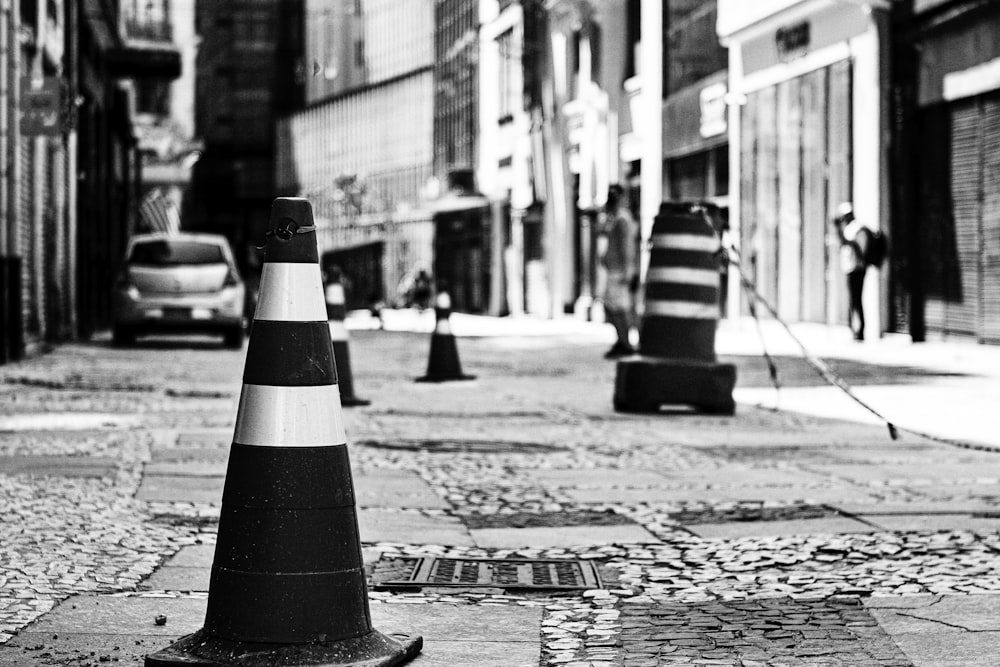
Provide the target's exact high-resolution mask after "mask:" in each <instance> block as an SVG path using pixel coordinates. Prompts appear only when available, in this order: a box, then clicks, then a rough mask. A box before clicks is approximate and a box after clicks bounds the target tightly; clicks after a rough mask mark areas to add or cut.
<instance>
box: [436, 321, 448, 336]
mask: <svg viewBox="0 0 1000 667" xmlns="http://www.w3.org/2000/svg"><path fill="white" fill-rule="evenodd" d="M434 333H436V334H438V335H439V336H450V335H451V323H450V322H449V320H448V318H447V317H443V318H440V319H439V320H438V321H437V323H435V325H434Z"/></svg>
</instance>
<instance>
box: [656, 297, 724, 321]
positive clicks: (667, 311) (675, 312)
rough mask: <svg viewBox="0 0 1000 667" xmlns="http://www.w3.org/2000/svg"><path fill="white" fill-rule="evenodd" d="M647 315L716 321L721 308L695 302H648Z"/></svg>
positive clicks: (715, 305) (711, 304)
mask: <svg viewBox="0 0 1000 667" xmlns="http://www.w3.org/2000/svg"><path fill="white" fill-rule="evenodd" d="M645 314H646V315H661V316H663V317H683V318H687V319H692V320H714V319H718V317H719V306H718V304H714V303H699V302H695V301H647V302H646V311H645Z"/></svg>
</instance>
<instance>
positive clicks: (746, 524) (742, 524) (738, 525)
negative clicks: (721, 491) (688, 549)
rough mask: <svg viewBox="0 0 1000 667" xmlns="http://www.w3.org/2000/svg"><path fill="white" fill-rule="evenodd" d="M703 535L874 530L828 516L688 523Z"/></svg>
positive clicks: (870, 527) (717, 536)
mask: <svg viewBox="0 0 1000 667" xmlns="http://www.w3.org/2000/svg"><path fill="white" fill-rule="evenodd" d="M685 528H687V529H688V530H690V531H691V532H692V533H694V534H695V535H697V536H699V537H705V538H723V539H732V538H738V537H784V536H790V535H827V534H834V533H872V532H875V531H876V530H877V528H873V527H872V526H870V525H869V524H866V523H862V522H860V521H856V520H854V519H850V518H848V517H824V518H819V519H797V520H787V521H734V522H730V523H709V524H695V525H688V526H685Z"/></svg>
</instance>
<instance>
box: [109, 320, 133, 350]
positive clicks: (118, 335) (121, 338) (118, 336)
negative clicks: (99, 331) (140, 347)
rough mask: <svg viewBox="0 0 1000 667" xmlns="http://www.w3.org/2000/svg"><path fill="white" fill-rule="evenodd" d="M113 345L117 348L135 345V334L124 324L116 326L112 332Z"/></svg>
mask: <svg viewBox="0 0 1000 667" xmlns="http://www.w3.org/2000/svg"><path fill="white" fill-rule="evenodd" d="M111 343H112V344H113V345H115V346H117V347H127V346H129V345H135V332H134V331H133V330H132V329H130V328H128V327H126V326H124V325H122V324H116V325H115V326H114V328H113V329H112V330H111Z"/></svg>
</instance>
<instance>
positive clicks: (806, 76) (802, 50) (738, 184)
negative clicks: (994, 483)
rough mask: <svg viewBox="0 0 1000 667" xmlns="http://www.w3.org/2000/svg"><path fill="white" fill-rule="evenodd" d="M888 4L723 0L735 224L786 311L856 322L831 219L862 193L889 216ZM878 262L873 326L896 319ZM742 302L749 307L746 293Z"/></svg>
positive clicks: (755, 268) (867, 208) (751, 272)
mask: <svg viewBox="0 0 1000 667" xmlns="http://www.w3.org/2000/svg"><path fill="white" fill-rule="evenodd" d="M889 9H890V4H889V3H888V2H878V1H875V2H837V3H834V2H828V1H827V0H768V1H767V2H754V3H745V2H742V1H741V0H719V5H718V12H719V13H718V32H719V35H720V37H721V39H722V41H723V43H724V44H725V45H726V46H728V48H729V88H730V101H731V104H730V106H729V109H730V111H729V114H730V115H729V145H730V188H729V191H730V197H731V201H733V203H734V205H733V206H732V208H731V210H730V224H731V226H732V227H733V229H734V232H735V234H734V236H735V237H736V238H738V240H739V245H740V250H741V261H742V269H743V271H744V273H745V274H746V275H747V276H748V277H750V278H751V279H752V280H753V281H754V283H755V285H756V288H757V290H758V291H759V292H760V294H761V295H762V296H763V297H764V298H765V299H767V300H768V302H769V303H771V304H772V305H773V306H774V307H775V308H776V309H777V312H778V314H779V315H780V317H782V318H783V319H785V320H787V321H805V322H819V323H825V324H834V325H840V324H844V323H846V321H847V297H846V290H847V288H846V280H845V279H844V276H843V274H842V273H841V272H840V269H839V266H838V262H837V239H836V235H835V233H834V230H833V227H832V225H831V219H832V217H833V212H834V210H835V209H836V207H837V205H838V204H839V203H841V202H853V205H854V209H855V211H856V214H857V217H858V218H859V219H861V220H863V221H864V222H865V223H867V224H868V225H870V226H872V227H874V228H884V227H887V226H888V220H889V210H890V209H889V197H888V192H889V188H888V181H889V177H888V169H889V140H888V137H889V136H890V132H889V104H888V95H889V93H888V91H889V83H890V82H889V75H888V72H889V69H888V63H889V58H888V56H887V54H888V52H889V48H890V47H889V30H888V27H889ZM736 201H738V202H739V204H738V206H737V205H735V202H736ZM880 273H881V272H878V271H874V270H870V271H869V279H868V280H867V281H866V285H865V293H864V296H863V301H864V303H865V310H866V314H867V328H868V331H867V333H868V336H869V337H877V336H878V335H880V334H881V333H882V332H883V331H884V330H885V328H886V322H887V317H886V314H887V313H886V311H887V298H886V289H887V284H888V281H887V280H885V279H884V278H883V276H882V275H880ZM737 278H738V276H737V275H736V274H735V272H734V273H733V274H732V280H734V281H735V280H736V279H737ZM738 288H739V286H738V285H736V284H731V285H730V293H736V291H737V289H738ZM732 308H733V309H734V314H735V313H738V312H739V311H736V310H735V309H736V308H738V303H737V301H736V300H733V302H732ZM743 312H746V311H745V310H744V311H743Z"/></svg>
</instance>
